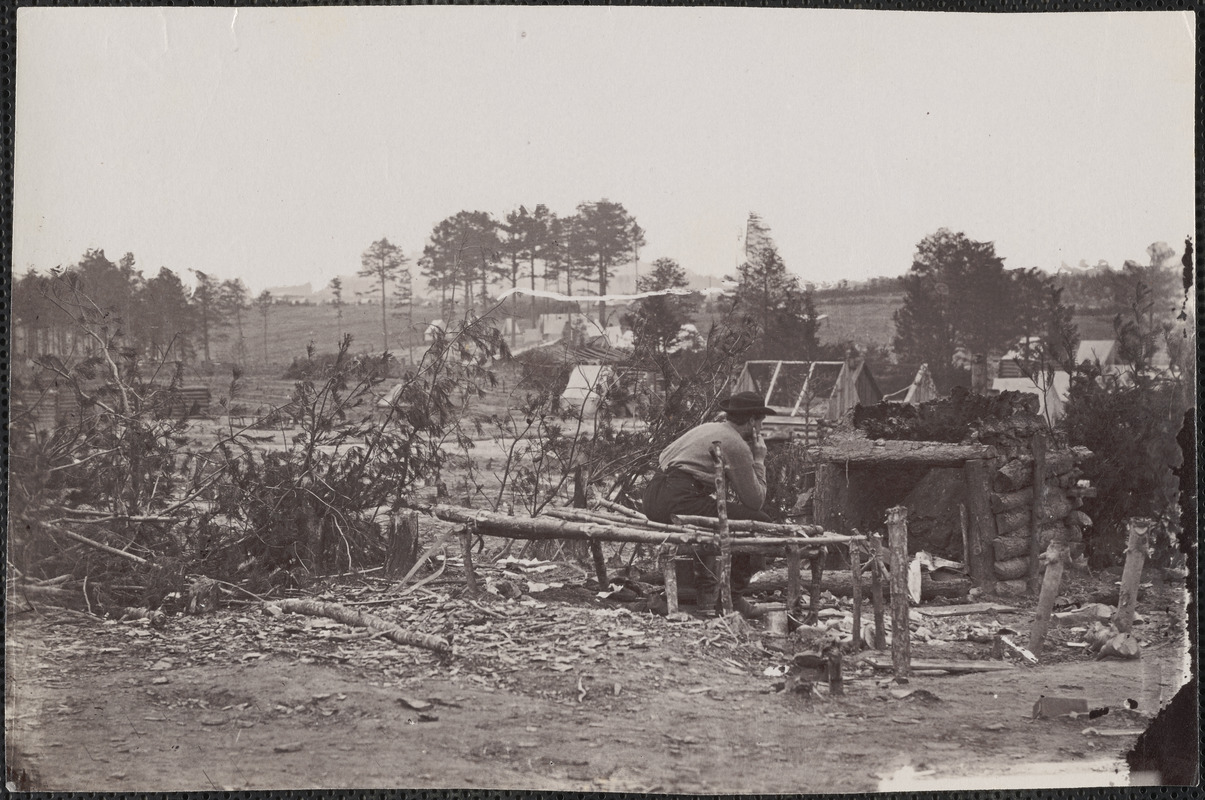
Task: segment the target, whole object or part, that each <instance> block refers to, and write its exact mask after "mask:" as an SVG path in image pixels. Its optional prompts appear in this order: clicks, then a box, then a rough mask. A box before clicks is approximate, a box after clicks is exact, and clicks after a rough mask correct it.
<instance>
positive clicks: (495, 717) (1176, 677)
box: [5, 565, 1189, 793]
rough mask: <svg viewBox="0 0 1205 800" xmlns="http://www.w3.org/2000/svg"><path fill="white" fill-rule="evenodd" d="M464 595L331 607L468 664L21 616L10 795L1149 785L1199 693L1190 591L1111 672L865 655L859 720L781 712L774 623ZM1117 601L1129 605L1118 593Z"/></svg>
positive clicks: (1147, 609)
mask: <svg viewBox="0 0 1205 800" xmlns="http://www.w3.org/2000/svg"><path fill="white" fill-rule="evenodd" d="M455 573H456V569H455V566H454V565H453V566H450V567H449V569H448V570H447V572H446V574H445V575H444V576H443V577H442V579H441V580H438V581H435V582H432V583H430V584H427V585H426V586H424V587H422V588H420V589H419V590H417V591H415V592H413V593H411V594H409V595H407V596H405V597H403V598H401V599H397V600H394V601H390V600H389V598H390V597H391V596H392V594H393V593H395V592H396V588H391V587H390V586H389V585H388V584H387V583H386V582H384V581H376V580H371V579H370V578H360V579H346V578H345V579H342V581H341V582H340V583H337V584H336V583H332V584H330V585H329V586H327V587H326V592H325V593H324V594H323V595H322V596H323V599H327V600H332V601H337V602H342V603H345V604H349V603H360V604H362V605H360V606H356V607H357V608H358V609H360V610H368V611H371V612H372V613H375V614H378V615H379V616H381V617H384V618H386V619H389V620H392V621H394V622H397V623H399V624H402V625H404V626H406V627H409V628H411V629H414V630H418V631H422V632H427V633H435V634H440V635H443V636H449V637H451V638H452V640H453V644H454V649H455V652H454V654H453V656H452V657H450V658H441V657H439V656H436V655H434V654H432V653H429V652H427V651H423V650H418V649H412V648H406V647H400V646H397V645H394V644H393V643H391V642H389V641H387V640H385V639H382V638H379V637H370V636H368V635H367V634H366V633H365V632H364V629H353V628H350V627H347V626H344V625H342V624H339V623H335V622H332V621H329V620H325V619H322V618H314V617H303V616H299V615H293V614H281V615H273V614H271V613H268V612H266V611H265V610H264V609H263V607H261V606H260V605H258V604H255V603H249V604H247V605H246V606H242V607H239V606H226V607H224V608H222V609H221V610H219V611H217V612H214V613H210V614H205V615H200V616H173V617H171V618H169V619H168V621H167V622H166V624H165V625H163V626H162V627H159V628H154V627H150V626H148V625H147V624H146V623H145V622H141V621H140V622H117V621H105V620H100V619H98V618H95V617H89V616H87V615H84V614H82V613H79V612H72V611H65V610H61V609H54V608H51V607H46V606H40V607H38V608H37V609H35V610H29V606H27V605H26V604H24V603H23V602H21V601H19V600H15V601H14V600H13V598H10V606H9V616H8V626H7V632H6V638H5V645H6V672H5V679H6V687H5V688H6V706H5V711H6V717H5V729H6V731H5V732H6V750H7V753H6V754H7V756H8V758H7V763H8V769H9V774H8V780H9V781H10V786H15V787H21V788H27V789H36V790H62V791H68V790H71V791H95V790H116V791H123V792H130V791H155V790H158V791H176V790H210V789H231V790H238V789H273V788H274V789H288V788H312V787H357V788H373V787H449V788H451V787H470V788H484V787H489V788H524V789H542V790H603V791H630V792H669V793H719V792H742V793H747V792H765V793H798V792H807V793H820V792H825V793H827V792H841V793H844V792H864V791H875V790H880V789H916V788H925V786H926V785H929V786H931V787H933V788H937V787H939V786H941V787H942V788H947V787H948V785H957V786H961V787H964V788H991V787H996V788H1005V787H1008V786H1063V785H1093V784H1095V785H1105V784H1112V785H1126V784H1127V783H1129V781H1130V776H1129V775H1128V771H1127V768H1126V765H1125V760H1124V754H1125V753H1126V751H1127V750H1128V749H1129V748H1130V747H1131V746H1132V745H1133V743H1134V741H1135V738H1136V735H1137V734H1136V732H1137V731H1139V730H1141V729H1142V728H1144V727H1145V726H1146V725H1147V724H1148V723H1149V721H1150V719H1151V718H1152V717H1153V716H1154V715H1155V713H1156V712H1157V711H1158V710H1159V709H1160V708H1161V707H1162V706H1164V705H1166V704H1167V703H1168V702H1169V701H1170V699H1171V698H1172V696H1173V695H1174V694H1175V692H1176V690H1177V689H1179V687H1180V686H1181V685H1182V684H1183V683H1184V682H1185V681H1187V679H1188V677H1189V676H1188V669H1189V666H1188V661H1187V657H1186V652H1187V651H1186V644H1185V631H1184V621H1185V610H1184V609H1185V606H1184V603H1185V597H1186V593H1185V592H1184V591H1183V589H1182V588H1181V586H1180V584H1179V582H1172V583H1165V582H1164V581H1163V580H1162V578H1159V577H1156V578H1153V579H1152V578H1148V579H1147V580H1151V581H1152V584H1151V585H1150V586H1148V587H1146V588H1145V589H1144V591H1143V593H1142V597H1141V602H1140V607H1139V611H1140V613H1141V615H1142V617H1143V624H1142V625H1141V626H1138V627H1137V628H1136V632H1137V633H1138V634H1139V636H1140V638H1141V639H1142V640H1143V641H1144V648H1143V651H1142V654H1141V658H1140V659H1138V660H1133V661H1120V660H1102V661H1094V660H1092V659H1091V656H1090V655H1088V654H1087V653H1086V652H1085V651H1084V650H1083V649H1081V648H1075V647H1071V646H1068V645H1067V644H1066V642H1068V641H1074V640H1075V639H1076V638H1077V635H1076V634H1075V633H1074V632H1072V631H1069V630H1068V629H1062V628H1056V629H1054V630H1052V632H1051V635H1050V638H1049V639H1048V645H1047V648H1046V651H1045V653H1044V656H1045V660H1044V663H1042V664H1040V665H1037V666H1026V665H1023V664H1021V663H1019V662H1013V664H1014V667H1015V668H1013V669H1010V670H1008V671H1005V672H994V673H980V674H970V675H961V676H954V675H948V676H941V677H937V676H932V677H913V678H912V679H911V680H910V682H909V683H908V684H907V685H906V686H904V685H899V684H895V683H892V682H891V680H890V673H889V672H885V671H882V670H879V671H876V670H874V669H873V668H871V667H870V666H869V665H868V664H867V663H865V661H859V660H857V659H855V658H853V657H847V659H846V662H845V695H844V696H843V697H835V696H829V695H828V693H827V686H825V685H819V686H818V687H817V692H816V694H815V695H813V696H804V695H802V694H798V693H793V692H786V691H782V690H781V689H780V688H778V687H780V686H781V683H782V678H780V677H775V676H774V675H771V674H767V670H770V671H774V670H775V669H776V668H778V667H781V666H783V665H784V664H785V663H786V660H787V659H786V657H785V656H783V654H782V653H780V652H778V651H776V650H775V649H772V648H770V647H767V646H766V645H767V643H768V642H769V641H770V640H769V639H768V638H767V637H765V636H764V632H763V631H761V630H760V629H759V628H758V627H757V625H754V627H753V629H752V630H751V631H749V632H748V633H747V634H744V635H742V634H739V633H734V632H732V631H731V630H730V628H729V627H728V626H727V625H726V624H725V621H724V620H710V621H705V620H701V619H695V618H689V619H686V618H680V619H677V620H670V619H667V618H665V617H661V616H656V615H654V614H651V613H649V612H647V611H642V610H640V606H639V605H628V606H625V605H624V604H622V603H618V602H615V601H613V600H603V599H599V597H598V596H597V593H596V592H594V591H592V590H589V589H587V588H585V587H584V586H583V585H582V579H581V577H580V574H579V573H575V572H573V571H572V570H569V569H566V568H558V569H548V570H545V571H542V572H541V573H540V574H539V576H538V578H536V577H530V576H529V577H530V579H531V580H537V581H542V582H547V583H552V582H553V581H554V580H555V581H556V582H560V583H563V584H564V585H563V586H561V587H559V588H554V587H550V588H546V589H544V590H543V591H533V592H532V593H531V594H529V595H525V596H523V597H521V598H518V599H512V600H504V599H502V598H500V597H498V596H495V595H492V594H487V595H484V596H483V597H482V598H481V599H479V600H475V601H474V600H470V599H468V598H465V597H462V596H461V593H462V588H461V585H460V582H459V576H458V575H456V574H455ZM495 574H498V573H495ZM1101 578H1102V585H1105V586H1106V588H1107V586H1108V585H1109V584H1111V581H1112V576H1109V577H1108V578H1107V579H1106V578H1104V576H1101ZM530 588H531V589H533V590H536V589H540V588H543V587H540V586H539V585H538V584H537V585H536V586H532V587H530ZM829 600H830V602H829V603H828V605H830V606H832V605H836V606H837V607H838V609H840V608H841V607H842V606H841V603H835V604H834V603H833V602H832V598H831V597H830V598H829ZM1006 602H1009V601H1006ZM1012 602H1016V601H1012ZM1017 605H1018V606H1019V610H1018V612H1016V613H995V614H992V613H989V614H982V615H978V616H976V617H970V618H968V617H959V618H951V619H947V620H936V621H931V622H929V623H927V627H929V628H931V629H932V633H933V634H934V638H933V640H932V641H931V642H930V643H920V642H915V643H914V645H913V653H912V654H913V658H914V659H919V658H937V659H987V658H989V650H990V646H989V645H985V644H975V643H972V642H969V641H965V640H963V641H959V635H960V634H959V632H960V631H965V629H966V627H967V626H970V625H981V626H992V627H995V626H998V625H1004V626H1007V627H1010V628H1012V629H1014V630H1017V631H1022V632H1025V631H1028V626H1029V621H1030V619H1031V614H1032V612H1031V611H1030V610H1028V609H1027V608H1026V607H1025V606H1026V605H1027V604H1026V603H1025V602H1024V601H1022V602H1020V603H1017ZM1016 638H1017V639H1018V640H1020V641H1022V642H1024V641H1025V639H1026V636H1025V635H1020V636H1017V637H1016ZM880 655H883V654H880ZM888 661H889V657H888ZM910 690H915V691H912V692H911V694H908V692H909V691H910ZM905 695H906V696H905ZM1041 695H1048V696H1066V697H1083V698H1086V699H1087V700H1088V701H1089V703H1090V705H1091V706H1092V707H1093V708H1096V707H1106V706H1107V707H1108V708H1109V713H1108V714H1106V715H1104V716H1100V717H1098V718H1095V719H1092V720H1088V719H1086V718H1084V717H1083V716H1080V717H1078V718H1068V717H1062V718H1057V719H1040V720H1033V719H1031V709H1032V707H1033V704H1034V702H1035V701H1036V700H1037V699H1038V697H1039V696H1041ZM1127 700H1131V701H1134V702H1135V703H1136V709H1133V710H1128V709H1126V707H1125V706H1126V701H1127ZM1114 734H1116V735H1114ZM926 782H928V784H926Z"/></svg>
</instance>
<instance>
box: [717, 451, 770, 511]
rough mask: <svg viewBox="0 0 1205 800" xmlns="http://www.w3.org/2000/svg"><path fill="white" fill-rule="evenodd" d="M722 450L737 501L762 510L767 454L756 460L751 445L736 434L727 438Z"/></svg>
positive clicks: (730, 484) (764, 496)
mask: <svg viewBox="0 0 1205 800" xmlns="http://www.w3.org/2000/svg"><path fill="white" fill-rule="evenodd" d="M720 448H721V452H722V453H723V454H724V467H725V473H726V476H727V478H728V485H729V486H731V487H732V489H733V491H734V492H736V497H737V499H738V500H740V501H741V504H742V505H745V506H748V507H749V508H752V509H753V510H755V511H758V510H760V509H761V507H762V504H763V503H765V502H766V463H765V453H764V452H763V453H762V457H761V458H754V455H753V451H752V450H750V449H749V445H747V444H745V440H744V439H742V438H741V437H740V436H739V435H737V434H736V433H735V432H734V433H733V435H732V436H731V437H725V439H724V440H723V441H722V442H721V444H720Z"/></svg>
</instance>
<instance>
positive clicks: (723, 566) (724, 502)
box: [711, 441, 732, 616]
mask: <svg viewBox="0 0 1205 800" xmlns="http://www.w3.org/2000/svg"><path fill="white" fill-rule="evenodd" d="M711 460H712V462H713V463H714V464H715V510H716V517H717V518H718V519H719V524H718V525H717V526H716V528H717V532H718V533H719V539H720V557H719V562H720V575H719V581H720V613H721V614H723V615H725V616H726V615H728V614H731V613H732V534H731V532H730V531H729V530H728V486H727V483H726V482H725V480H724V456H723V455H722V454H721V453H720V443H719V442H718V441H717V442H712V443H711Z"/></svg>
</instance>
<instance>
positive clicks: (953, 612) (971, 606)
mask: <svg viewBox="0 0 1205 800" xmlns="http://www.w3.org/2000/svg"><path fill="white" fill-rule="evenodd" d="M916 610H917V611H919V612H920V613H922V614H924V615H925V616H926V617H963V616H966V615H968V614H999V613H1004V614H1016V613H1019V612H1020V611H1021V609H1019V608H1014V607H1013V606H1006V605H1001V604H1000V603H962V604H960V605H956V606H917V608H916Z"/></svg>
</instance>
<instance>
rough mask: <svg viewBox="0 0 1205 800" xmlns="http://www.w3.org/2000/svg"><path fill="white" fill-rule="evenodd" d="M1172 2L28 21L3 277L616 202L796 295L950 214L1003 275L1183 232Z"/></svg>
mask: <svg viewBox="0 0 1205 800" xmlns="http://www.w3.org/2000/svg"><path fill="white" fill-rule="evenodd" d="M1194 37H1195V19H1194V15H1193V14H1192V13H1191V12H1109V13H1057V14H1034V15H1026V14H1001V15H993V14H951V13H919V12H886V11H884V12H878V11H839V10H818V9H807V10H801V9H745V8H580V7H577V8H549V7H538V8H533V7H481V6H475V7H465V6H456V7H430V6H418V7H359V8H339V7H329V8H287V9H286V8H271V9H270V8H241V9H238V10H235V9H202V8H188V9H185V8H139V9H131V8H21V9H20V10H19V11H18V25H17V98H16V112H17V113H16V145H15V147H16V150H15V197H14V226H13V253H12V263H13V267H14V270H15V271H17V272H24V271H25V270H26V269H27V268H29V267H31V266H34V267H37V268H40V269H47V268H50V267H53V266H56V265H59V264H69V263H74V262H75V261H78V260H79V258H80V256H81V255H82V254H83V253H84V251H85V250H87V249H89V248H102V249H104V250H105V252H106V254H107V255H108V256H109V257H110V258H112V259H114V260H116V259H117V258H118V257H119V256H120V255H121V254H123V253H125V252H133V253H134V254H135V257H136V259H137V262H138V264H139V266H140V268H141V269H142V270H143V272H144V273H146V274H152V273H153V272H155V271H157V270H158V268H159V267H161V266H167V267H170V268H171V269H173V270H175V271H177V272H178V273H182V274H184V273H187V271H189V270H193V269H196V270H202V271H205V272H209V273H211V274H214V275H217V276H219V277H221V278H230V277H236V276H237V277H241V278H243V280H244V281H246V283H247V284H248V285H249V286H250V287H251V288H252V289H253V290H259V289H261V288H264V287H267V286H278V285H283V284H299V283H305V282H310V283H311V284H312V285H313V286H314V287H315V288H317V287H320V286H322V285H324V284H325V283H326V282H327V281H329V280H330V278H332V277H334V276H335V275H340V274H342V275H349V274H352V273H354V272H355V270H356V269H357V268H358V267H359V259H360V253H362V252H363V251H364V250H365V249H366V248H367V246H368V245H369V244H370V243H371V242H373V241H375V240H377V239H380V238H381V237H382V236H385V237H388V238H389V239H390V241H392V242H394V243H395V244H398V245H400V246H401V247H403V248H404V249H405V251H406V252H408V253H411V254H416V253H418V252H419V251H421V249H422V247H423V244H424V243H425V241H426V239H427V237H428V235H429V234H430V232H431V230H432V228H433V227H434V226H435V225H436V224H437V223H438V222H439V221H440V220H441V219H443V218H445V217H447V216H450V215H452V214H455V213H456V212H458V211H461V210H483V211H488V212H490V213H492V214H493V215H494V216H495V217H497V218H501V217H503V216H504V215H505V214H506V213H507V212H508V211H511V210H513V209H515V208H517V207H518V206H519V205H521V204H522V205H526V206H527V207H528V208H529V209H530V208H532V207H534V205H536V204H537V203H544V204H546V205H547V206H548V207H549V208H550V209H551V210H553V211H555V212H557V213H558V214H562V215H568V214H571V213H573V211H574V209H575V207H576V206H577V204H578V203H581V202H586V201H595V200H599V199H602V198H606V199H609V200H612V201H617V202H620V203H622V204H623V205H624V206H625V207H626V208H627V210H628V211H629V212H631V213H632V214H633V215H634V216H635V218H636V219H637V221H638V222H639V223H640V225H641V226H642V227H643V228H644V229H645V231H646V242H647V243H646V246H645V247H644V248H643V249H642V250H641V253H640V258H641V262H642V263H649V262H651V261H652V260H653V259H656V258H660V257H670V258H674V259H676V260H677V261H678V262H679V263H681V264H682V265H683V266H684V267H685V268H687V269H688V270H690V271H692V272H696V273H700V274H705V275H715V276H717V277H718V276H721V275H723V274H725V273H728V274H732V273H733V272H734V269H735V267H736V266H737V264H738V263H739V260H740V235H741V233H742V231H743V229H744V223H745V219H746V217H747V215H748V213H749V212H750V211H755V212H757V213H758V214H759V215H760V216H761V217H762V218H763V220H764V221H765V223H766V224H767V225H769V227H770V230H771V234H772V235H773V237H774V239H775V240H776V242H777V244H778V246H779V250H780V253H781V255H782V256H783V258H784V260H785V262H786V264H787V266H788V268H789V269H790V270H791V271H793V272H794V273H796V274H797V275H799V276H800V277H801V278H802V279H804V280H805V281H811V282H828V281H836V280H840V279H842V278H846V279H850V280H862V279H865V278H868V277H872V276H878V275H899V274H902V273H903V272H905V271H906V270H907V269H908V267H909V265H910V264H911V260H912V255H913V253H914V252H915V249H916V244H917V242H919V241H920V240H921V239H922V238H924V237H925V236H926V235H928V234H930V233H933V232H934V231H936V230H937V229H939V228H942V227H947V228H951V229H953V230H956V231H963V232H965V233H966V234H967V235H968V236H969V237H971V238H972V239H976V240H979V241H993V242H995V244H996V251H997V253H998V254H999V255H1001V256H1003V257H1004V258H1005V263H1006V265H1007V266H1010V267H1033V266H1037V267H1041V268H1044V269H1047V270H1051V271H1053V270H1057V269H1058V268H1059V267H1060V265H1061V264H1063V263H1066V264H1070V265H1075V264H1077V263H1079V262H1080V261H1081V260H1084V261H1087V262H1088V263H1090V264H1094V263H1096V262H1097V261H1099V260H1101V259H1104V260H1107V261H1109V262H1110V263H1113V264H1114V265H1120V264H1121V263H1122V262H1123V261H1125V260H1126V259H1134V260H1137V261H1139V262H1142V263H1146V260H1147V257H1146V248H1147V246H1148V245H1149V244H1151V243H1152V242H1155V241H1166V242H1168V243H1169V244H1171V245H1172V247H1173V248H1175V250H1176V251H1177V253H1178V252H1179V251H1180V249H1181V247H1182V243H1183V240H1184V237H1185V236H1186V235H1189V234H1191V233H1192V232H1193V231H1194V230H1195V218H1194V212H1193V208H1194V203H1193V187H1194V176H1195V172H1194V170H1195V161H1194V153H1193V91H1194V54H1195V46H1194Z"/></svg>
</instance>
